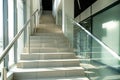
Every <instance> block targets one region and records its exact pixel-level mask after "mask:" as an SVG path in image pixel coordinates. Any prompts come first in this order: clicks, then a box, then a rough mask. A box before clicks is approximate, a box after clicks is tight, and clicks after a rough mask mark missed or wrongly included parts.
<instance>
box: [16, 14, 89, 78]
mask: <svg viewBox="0 0 120 80" xmlns="http://www.w3.org/2000/svg"><path fill="white" fill-rule="evenodd" d="M67 79H68V80H88V78H86V77H85V73H84V69H83V68H82V67H80V64H79V59H77V57H76V56H75V54H74V53H73V49H72V48H70V43H69V41H68V39H67V38H66V37H65V36H64V35H63V33H62V30H61V28H60V27H59V26H56V25H55V23H54V19H53V18H52V16H51V14H50V13H48V14H47V13H44V14H43V15H42V16H41V19H40V24H39V26H38V27H37V31H36V33H34V34H33V35H32V36H30V53H29V54H27V53H22V54H21V60H20V61H19V63H18V65H17V68H16V69H15V70H14V80H67Z"/></svg>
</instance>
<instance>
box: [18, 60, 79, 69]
mask: <svg viewBox="0 0 120 80" xmlns="http://www.w3.org/2000/svg"><path fill="white" fill-rule="evenodd" d="M31 64H32V65H31ZM73 66H79V61H78V60H76V61H39V62H21V63H19V64H18V68H47V67H73Z"/></svg>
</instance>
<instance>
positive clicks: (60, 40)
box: [30, 39, 69, 44]
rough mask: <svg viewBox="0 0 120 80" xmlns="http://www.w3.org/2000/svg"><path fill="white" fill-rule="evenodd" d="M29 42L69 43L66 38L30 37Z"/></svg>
mask: <svg viewBox="0 0 120 80" xmlns="http://www.w3.org/2000/svg"><path fill="white" fill-rule="evenodd" d="M30 43H58V44H60V43H63V44H64V43H69V41H68V40H66V39H49V40H48V39H38V40H37V39H31V40H30Z"/></svg>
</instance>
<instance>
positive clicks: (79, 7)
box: [74, 0, 97, 17]
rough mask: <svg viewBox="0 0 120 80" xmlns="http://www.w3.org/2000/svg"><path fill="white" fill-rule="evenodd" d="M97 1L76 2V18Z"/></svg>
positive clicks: (82, 0)
mask: <svg viewBox="0 0 120 80" xmlns="http://www.w3.org/2000/svg"><path fill="white" fill-rule="evenodd" d="M95 1H97V0H74V17H77V16H78V15H79V14H80V13H81V12H83V11H84V10H85V9H86V8H88V7H89V6H90V5H91V4H93V3H94V2H95ZM78 2H79V3H80V4H79V3H78Z"/></svg>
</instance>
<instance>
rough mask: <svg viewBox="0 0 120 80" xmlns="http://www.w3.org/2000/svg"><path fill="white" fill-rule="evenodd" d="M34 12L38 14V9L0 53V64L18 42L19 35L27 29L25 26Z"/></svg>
mask: <svg viewBox="0 0 120 80" xmlns="http://www.w3.org/2000/svg"><path fill="white" fill-rule="evenodd" d="M36 12H38V9H37V10H36V11H35V12H34V13H33V14H32V16H31V17H30V19H29V20H28V21H27V22H26V23H25V25H24V26H23V28H22V29H21V30H20V32H19V33H17V34H16V36H15V37H14V38H13V40H12V41H11V42H10V44H8V46H7V47H6V48H5V49H4V50H3V52H2V53H1V56H0V63H1V62H2V61H3V60H4V58H5V57H6V55H7V54H8V51H9V50H10V49H11V48H12V46H13V45H14V44H15V42H16V41H17V40H18V38H19V37H20V36H21V34H22V33H23V32H24V31H25V29H26V28H27V25H28V24H29V22H30V21H31V19H32V17H33V16H34V15H35V14H36Z"/></svg>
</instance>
